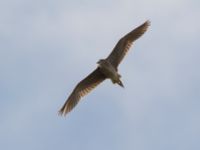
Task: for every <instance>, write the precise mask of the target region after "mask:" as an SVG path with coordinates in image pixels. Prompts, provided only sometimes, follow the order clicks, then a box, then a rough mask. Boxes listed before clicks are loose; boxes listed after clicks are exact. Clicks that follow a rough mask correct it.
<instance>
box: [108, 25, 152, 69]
mask: <svg viewBox="0 0 200 150" xmlns="http://www.w3.org/2000/svg"><path fill="white" fill-rule="evenodd" d="M149 25H150V22H149V21H146V22H145V23H143V24H142V25H140V26H139V27H137V28H135V29H134V30H133V31H131V32H129V33H128V34H126V35H125V36H124V37H122V38H121V39H120V40H119V41H118V43H117V45H116V46H115V47H114V49H113V51H112V52H111V53H110V55H109V56H108V57H107V60H108V61H109V62H110V63H111V64H112V65H113V66H114V67H115V68H117V67H118V65H119V64H120V62H121V61H122V59H123V58H124V56H125V55H126V53H127V52H128V50H129V49H130V47H131V45H132V43H133V42H134V41H135V40H137V39H138V38H139V37H140V36H142V35H143V34H144V33H145V31H146V30H147V28H148V26H149Z"/></svg>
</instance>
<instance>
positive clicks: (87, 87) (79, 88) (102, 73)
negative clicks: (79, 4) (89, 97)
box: [59, 21, 150, 115]
mask: <svg viewBox="0 0 200 150" xmlns="http://www.w3.org/2000/svg"><path fill="white" fill-rule="evenodd" d="M149 25H150V22H149V21H146V22H144V23H143V24H142V25H140V26H139V27H137V28H135V29H134V30H132V31H131V32H129V33H128V34H126V35H125V36H124V37H122V38H121V39H120V40H119V41H118V43H117V45H116V46H115V47H114V49H113V51H112V52H111V53H110V55H109V56H108V57H107V58H106V59H100V60H99V61H98V62H97V64H98V67H97V68H96V69H95V70H94V71H93V72H92V73H91V74H89V75H88V76H87V77H86V78H85V79H83V80H82V81H80V82H79V83H78V84H77V85H76V87H75V89H74V90H73V92H72V93H71V95H70V96H69V98H68V99H67V100H66V102H65V104H64V105H63V106H62V108H61V109H60V111H59V114H61V115H66V114H67V113H68V112H70V111H71V110H72V109H73V108H74V107H75V106H76V105H77V103H78V102H79V100H80V99H81V97H83V96H85V95H86V94H88V93H89V92H90V91H91V90H92V89H94V88H95V87H96V86H97V85H99V84H100V83H101V82H102V81H104V80H105V79H110V80H111V81H112V83H113V84H118V85H119V86H121V87H124V85H123V83H122V81H121V80H120V78H121V75H120V74H119V73H118V66H119V64H120V62H121V61H122V59H123V58H124V56H125V55H126V54H127V52H128V50H129V49H130V47H131V45H132V43H133V42H134V41H135V40H137V39H138V38H139V37H140V36H142V35H143V34H144V33H145V32H146V30H147V28H148V26H149Z"/></svg>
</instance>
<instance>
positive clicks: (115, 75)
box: [99, 63, 118, 79]
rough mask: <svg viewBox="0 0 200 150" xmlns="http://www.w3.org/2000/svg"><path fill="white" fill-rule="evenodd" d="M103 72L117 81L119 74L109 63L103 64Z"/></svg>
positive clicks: (101, 67)
mask: <svg viewBox="0 0 200 150" xmlns="http://www.w3.org/2000/svg"><path fill="white" fill-rule="evenodd" d="M99 67H100V70H101V72H102V73H103V74H104V75H105V76H106V77H107V78H110V79H117V78H118V73H117V70H116V69H115V68H114V67H113V66H112V65H111V64H109V63H104V64H101V65H100V66H99Z"/></svg>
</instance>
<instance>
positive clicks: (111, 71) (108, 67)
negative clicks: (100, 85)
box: [97, 59, 123, 87]
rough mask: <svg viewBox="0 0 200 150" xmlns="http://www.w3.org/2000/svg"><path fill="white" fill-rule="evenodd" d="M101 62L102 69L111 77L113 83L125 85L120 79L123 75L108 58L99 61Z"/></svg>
mask: <svg viewBox="0 0 200 150" xmlns="http://www.w3.org/2000/svg"><path fill="white" fill-rule="evenodd" d="M97 63H98V64H99V68H100V71H101V72H102V73H103V74H104V75H105V76H106V77H107V78H109V79H110V80H111V81H112V83H114V84H115V83H117V84H119V85H120V86H122V87H123V84H122V82H121V80H120V78H121V75H120V74H119V73H118V72H117V69H116V68H115V67H114V66H113V65H112V64H111V63H110V62H109V61H108V60H106V59H100V61H98V62H97Z"/></svg>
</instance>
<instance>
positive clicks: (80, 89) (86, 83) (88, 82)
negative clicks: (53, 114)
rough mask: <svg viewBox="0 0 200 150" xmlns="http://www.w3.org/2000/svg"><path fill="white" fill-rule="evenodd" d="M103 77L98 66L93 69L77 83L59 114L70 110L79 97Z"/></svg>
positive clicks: (102, 79) (103, 78) (64, 113)
mask: <svg viewBox="0 0 200 150" xmlns="http://www.w3.org/2000/svg"><path fill="white" fill-rule="evenodd" d="M105 79H106V77H105V76H104V75H103V74H102V73H101V71H100V69H99V68H97V69H96V70H94V71H93V72H92V73H91V74H90V75H88V76H87V77H86V78H85V79H83V80H82V81H81V82H79V83H78V84H77V86H76V87H75V89H74V90H73V92H72V93H71V95H70V96H69V98H68V99H67V101H66V102H65V104H64V105H63V106H62V108H61V109H60V111H59V114H60V115H66V114H67V113H68V112H70V111H71V110H72V109H73V108H74V107H75V106H76V105H77V104H78V102H79V100H80V99H81V97H83V96H85V95H86V94H88V93H89V92H90V91H91V90H92V89H94V88H95V87H96V86H97V85H98V84H100V83H101V82H102V81H104V80H105Z"/></svg>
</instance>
